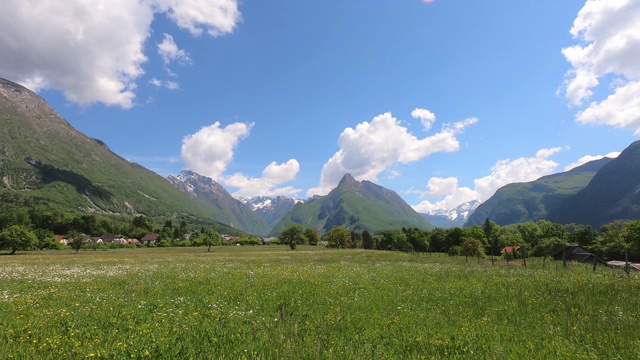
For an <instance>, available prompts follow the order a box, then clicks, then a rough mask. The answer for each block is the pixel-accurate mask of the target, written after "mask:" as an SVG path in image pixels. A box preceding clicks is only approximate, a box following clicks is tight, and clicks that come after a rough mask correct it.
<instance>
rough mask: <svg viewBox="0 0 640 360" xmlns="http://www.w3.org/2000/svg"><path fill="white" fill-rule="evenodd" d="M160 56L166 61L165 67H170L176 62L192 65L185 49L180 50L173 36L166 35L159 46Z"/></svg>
mask: <svg viewBox="0 0 640 360" xmlns="http://www.w3.org/2000/svg"><path fill="white" fill-rule="evenodd" d="M157 47H158V54H159V55H160V57H161V58H162V61H164V63H165V65H168V64H170V63H172V62H174V61H179V62H182V63H190V62H191V58H190V57H189V54H188V53H187V52H186V51H185V50H184V49H179V48H178V45H177V44H176V43H175V41H173V36H171V35H169V34H164V38H163V39H162V42H161V43H159V44H157Z"/></svg>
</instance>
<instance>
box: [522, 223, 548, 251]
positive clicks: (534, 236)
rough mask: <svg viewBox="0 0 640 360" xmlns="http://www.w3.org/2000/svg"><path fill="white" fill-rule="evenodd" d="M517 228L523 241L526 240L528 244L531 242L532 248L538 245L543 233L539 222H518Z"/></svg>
mask: <svg viewBox="0 0 640 360" xmlns="http://www.w3.org/2000/svg"><path fill="white" fill-rule="evenodd" d="M517 229H518V232H519V233H520V236H521V237H522V241H524V242H525V243H526V244H529V246H530V247H531V248H532V249H533V248H535V247H536V246H537V245H538V242H539V241H540V239H541V238H542V235H543V234H542V230H540V227H539V226H538V224H536V223H534V222H533V221H527V222H525V223H522V224H518V225H517Z"/></svg>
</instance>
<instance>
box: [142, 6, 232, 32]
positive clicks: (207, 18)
mask: <svg viewBox="0 0 640 360" xmlns="http://www.w3.org/2000/svg"><path fill="white" fill-rule="evenodd" d="M151 3H152V4H153V5H154V7H156V8H157V9H159V10H160V11H161V12H164V13H166V14H167V15H168V16H169V18H170V19H171V20H173V21H174V22H175V23H176V24H177V25H178V27H180V28H182V29H186V30H188V31H189V32H190V33H191V34H192V35H195V36H199V35H201V34H202V32H206V33H207V34H209V35H211V36H220V35H224V34H229V33H231V32H233V30H234V29H235V28H236V25H237V24H238V22H239V21H240V20H241V14H240V10H238V1H237V0H152V1H151Z"/></svg>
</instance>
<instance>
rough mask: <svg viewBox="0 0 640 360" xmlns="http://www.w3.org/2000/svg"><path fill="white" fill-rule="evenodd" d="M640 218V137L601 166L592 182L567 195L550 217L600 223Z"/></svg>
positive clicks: (595, 225) (559, 220) (557, 219)
mask: <svg viewBox="0 0 640 360" xmlns="http://www.w3.org/2000/svg"><path fill="white" fill-rule="evenodd" d="M639 218H640V141H636V142H634V143H632V144H631V145H629V146H628V147H627V148H626V149H625V150H624V151H622V153H621V154H620V155H619V156H618V157H617V158H615V159H613V160H611V161H610V162H609V163H608V164H606V165H605V166H603V167H602V169H600V171H598V173H597V174H596V175H595V176H594V177H593V179H592V180H591V182H590V183H589V185H587V186H586V187H585V188H584V189H582V190H581V191H580V192H579V193H577V194H576V195H575V196H573V197H571V198H570V199H568V200H567V201H566V202H565V203H564V204H562V206H561V207H559V208H558V209H557V211H555V212H553V213H552V214H551V217H550V220H551V221H554V222H558V223H578V224H586V225H592V226H594V227H599V226H601V225H603V224H607V223H609V222H611V221H614V220H632V219H634V220H635V219H639Z"/></svg>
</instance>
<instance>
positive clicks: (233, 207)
mask: <svg viewBox="0 0 640 360" xmlns="http://www.w3.org/2000/svg"><path fill="white" fill-rule="evenodd" d="M167 179H168V180H169V182H170V183H171V184H172V185H173V186H175V187H176V188H177V189H179V190H180V191H182V192H183V193H184V194H186V195H187V196H188V197H189V198H190V199H192V200H193V201H195V202H196V203H197V204H198V205H199V206H200V207H201V208H202V209H203V210H204V211H206V212H207V214H208V215H209V216H211V217H212V218H213V219H216V220H217V221H220V222H222V223H225V224H229V225H231V226H232V227H234V228H237V229H241V230H243V231H246V232H248V233H250V234H255V235H267V234H268V233H269V231H270V230H271V226H270V225H269V224H267V222H266V221H265V219H264V218H262V217H261V216H259V215H258V214H256V213H255V212H253V211H252V210H251V208H250V207H248V206H247V205H246V204H244V203H242V202H240V201H239V200H237V199H235V198H233V196H231V194H229V192H228V191H227V190H226V189H225V188H224V187H223V186H222V185H220V184H218V183H217V182H215V181H214V180H212V179H211V178H209V177H206V176H202V175H199V174H196V173H194V172H192V171H189V170H183V171H181V172H180V174H178V175H177V176H173V175H169V177H168V178H167Z"/></svg>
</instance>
